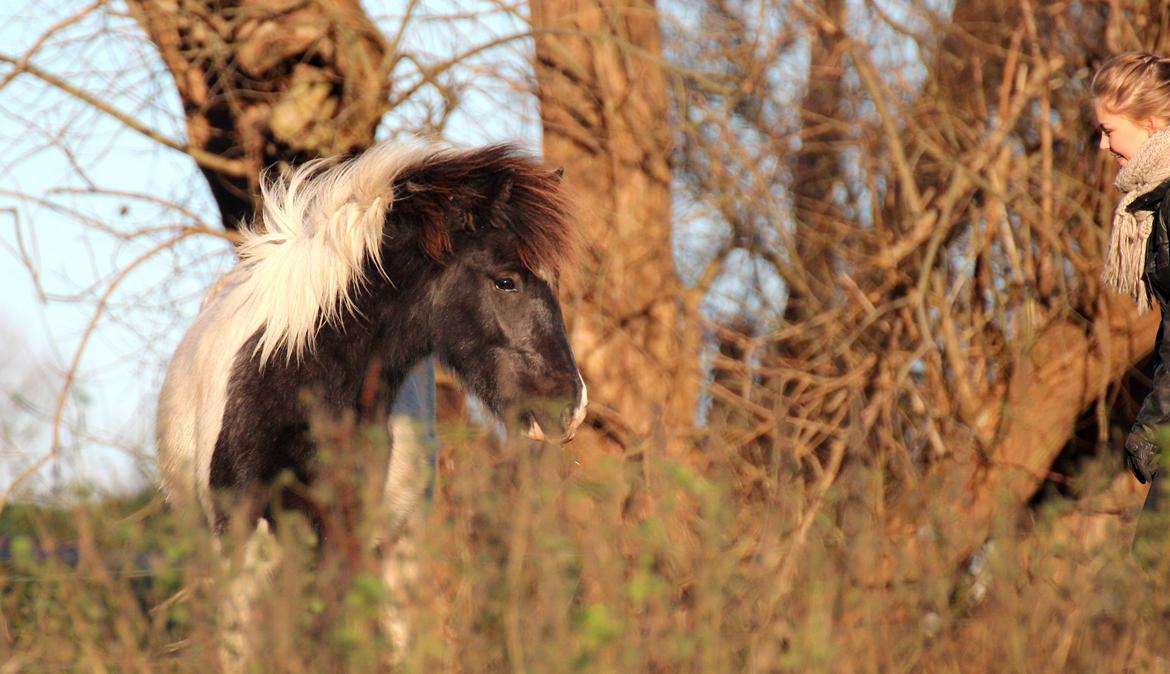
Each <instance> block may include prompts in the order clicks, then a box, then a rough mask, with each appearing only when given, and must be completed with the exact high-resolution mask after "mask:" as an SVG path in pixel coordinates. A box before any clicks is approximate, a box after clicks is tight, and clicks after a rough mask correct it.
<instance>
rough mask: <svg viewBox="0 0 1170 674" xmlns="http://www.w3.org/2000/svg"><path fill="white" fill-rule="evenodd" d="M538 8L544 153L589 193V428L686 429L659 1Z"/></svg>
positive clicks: (689, 321)
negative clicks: (672, 232)
mask: <svg viewBox="0 0 1170 674" xmlns="http://www.w3.org/2000/svg"><path fill="white" fill-rule="evenodd" d="M531 8H532V24H533V30H534V32H535V34H536V78H537V83H538V93H539V97H540V114H541V119H542V121H543V123H544V154H545V157H546V159H547V160H548V161H549V162H553V163H557V164H561V165H563V166H564V167H565V183H566V185H567V186H568V187H569V188H570V189H571V191H572V193H574V195H575V196H576V197H577V198H578V199H579V202H580V205H581V208H580V209H579V212H580V216H579V225H580V229H581V233H582V239H583V246H582V255H581V260H580V264H579V271H578V272H576V273H574V274H573V275H572V277H571V278H569V279H567V280H566V283H565V285H564V287H563V288H562V289H561V294H562V297H563V298H564V300H565V302H564V305H565V308H566V313H567V316H566V318H567V320H568V323H569V326H570V331H571V338H572V341H573V345H574V349H575V352H576V353H577V355H578V362H579V365H580V367H581V371H582V373H583V375H584V377H585V380H586V382H587V384H588V386H589V396H590V409H591V415H590V416H591V419H590V420H591V426H592V427H593V428H596V429H598V430H600V431H601V432H602V433H603V434H605V435H607V436H608V437H609V438H610V439H611V440H616V441H618V442H619V443H620V444H625V445H629V443H630V442H631V441H634V440H636V439H637V438H641V437H645V436H646V435H647V434H649V433H651V432H652V431H655V430H656V429H658V428H661V427H665V428H667V429H678V428H687V427H691V426H693V422H694V414H695V406H696V400H697V391H698V382H699V377H698V372H697V364H698V338H697V330H696V329H695V328H694V326H695V325H697V323H696V316H695V315H694V313H695V310H696V308H697V301H690V302H689V303H688V302H686V301H685V300H684V294H685V290H684V288H683V287H682V284H681V282H680V280H679V278H678V275H677V273H676V271H675V267H674V261H673V257H672V254H671V179H672V171H671V162H670V156H671V151H672V147H673V145H672V140H671V128H670V125H669V122H668V120H669V119H670V116H671V111H670V108H669V98H668V96H667V74H666V72H665V71H664V69H663V66H662V62H661V58H660V57H661V53H662V37H661V33H660V31H659V25H658V13H657V11H656V9H655V5H654V2H653V0H613V1H606V0H532V2H531ZM659 423H661V424H662V426H661V427H660V426H658V424H659Z"/></svg>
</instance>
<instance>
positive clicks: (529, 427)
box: [521, 409, 585, 445]
mask: <svg viewBox="0 0 1170 674" xmlns="http://www.w3.org/2000/svg"><path fill="white" fill-rule="evenodd" d="M542 416H543V417H544V418H540V417H542ZM584 420H585V414H584V409H566V410H565V411H564V412H562V413H561V415H560V422H561V423H560V427H561V428H562V429H563V430H562V432H561V437H560V438H559V439H558V442H560V444H562V445H567V444H569V443H570V442H572V441H573V438H574V437H576V435H577V429H578V428H580V427H581V423H582V422H583V421H584ZM541 421H543V422H544V425H541ZM555 425H556V424H554V420H553V419H552V418H551V417H549V415H538V414H537V413H535V412H528V413H527V414H525V415H524V418H523V430H522V431H521V432H522V433H523V434H524V436H525V437H527V438H529V439H532V440H536V441H537V442H544V441H545V439H546V438H547V437H548V436H547V435H546V434H545V430H544V429H545V428H546V427H550V428H551V427H553V426H555Z"/></svg>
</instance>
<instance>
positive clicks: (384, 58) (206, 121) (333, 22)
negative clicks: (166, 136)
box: [128, 0, 392, 229]
mask: <svg viewBox="0 0 1170 674" xmlns="http://www.w3.org/2000/svg"><path fill="white" fill-rule="evenodd" d="M128 5H129V7H130V11H131V12H132V13H133V14H134V16H135V18H136V19H137V20H138V22H139V23H140V24H141V25H142V27H143V28H144V29H145V30H146V33H147V35H149V36H150V39H151V41H152V42H154V43H155V45H156V46H157V47H158V49H159V52H160V53H161V54H162V57H163V61H164V62H165V63H166V65H167V68H168V69H169V70H170V72H171V75H172V76H173V77H174V80H175V86H176V87H177V88H178V91H179V96H180V98H181V99H182V102H183V110H184V113H185V115H186V119H187V136H188V141H189V143H190V145H191V146H193V147H194V148H196V149H199V150H203V151H206V152H209V153H212V154H214V155H218V156H222V157H225V158H230V159H236V160H240V161H242V162H243V164H244V166H245V167H246V169H245V170H244V171H243V175H233V174H228V173H225V172H224V171H222V170H218V169H215V168H209V167H207V166H201V169H202V171H203V174H204V175H205V176H206V177H207V181H208V183H209V184H210V185H211V192H212V195H213V196H214V197H215V201H216V203H217V204H218V205H219V208H220V213H221V215H222V219H223V224H224V227H226V228H228V229H234V228H236V227H237V226H238V225H239V223H240V222H241V221H244V220H248V219H250V218H251V216H252V214H253V212H254V210H255V207H256V199H257V197H258V189H257V186H258V184H259V179H260V175H261V172H262V171H263V170H264V169H266V168H268V167H271V166H274V165H280V164H286V165H287V164H298V163H303V162H304V161H306V160H308V159H312V158H314V157H319V156H330V155H336V154H343V153H348V152H357V151H360V150H362V149H364V148H367V147H369V146H370V145H371V144H373V142H374V131H375V129H376V128H377V126H378V122H379V121H380V120H381V118H382V115H383V114H384V113H385V111H386V99H387V97H388V95H389V87H390V84H389V80H388V77H387V73H388V71H389V70H388V65H387V64H388V63H389V62H390V57H391V56H392V55H391V54H389V53H388V47H387V45H386V43H385V40H384V39H383V37H382V34H381V33H380V32H379V30H378V28H377V26H375V25H374V24H373V22H372V21H370V19H369V17H367V16H366V14H365V12H364V11H363V10H362V8H361V5H360V4H359V3H358V1H357V0H318V1H316V2H309V3H302V2H290V1H289V0H217V1H213V2H207V0H178V1H177V2H176V1H175V0H128Z"/></svg>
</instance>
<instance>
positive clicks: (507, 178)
mask: <svg viewBox="0 0 1170 674" xmlns="http://www.w3.org/2000/svg"><path fill="white" fill-rule="evenodd" d="M515 182H516V174H515V173H514V172H512V171H508V172H507V173H506V174H505V175H503V176H501V177H500V178H499V179H498V180H497V181H496V184H495V193H494V194H492V195H490V197H489V199H490V202H489V204H490V205H489V206H488V222H490V223H491V225H492V226H493V227H504V226H506V225H507V220H506V219H505V218H504V217H502V216H503V212H504V209H505V208H506V207H507V206H508V201H509V200H510V199H511V198H512V185H513V184H514V183H515Z"/></svg>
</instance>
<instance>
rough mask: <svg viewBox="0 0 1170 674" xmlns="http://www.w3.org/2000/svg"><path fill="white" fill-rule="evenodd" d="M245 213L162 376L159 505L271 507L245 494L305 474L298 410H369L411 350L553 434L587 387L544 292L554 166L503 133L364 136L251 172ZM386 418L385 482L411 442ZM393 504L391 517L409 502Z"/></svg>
mask: <svg viewBox="0 0 1170 674" xmlns="http://www.w3.org/2000/svg"><path fill="white" fill-rule="evenodd" d="M261 206H262V210H261V213H260V215H259V218H258V221H257V222H255V223H253V225H251V226H245V227H242V228H241V241H240V243H239V247H238V254H239V263H238V265H237V266H236V267H235V268H234V269H233V270H231V271H230V272H228V273H227V274H226V275H224V276H223V277H221V278H220V279H219V280H218V281H217V282H216V283H215V284H214V286H213V287H212V289H211V290H210V292H209V293H208V295H207V298H206V299H205V301H204V304H203V307H202V309H201V310H200V312H199V314H198V316H197V317H196V318H195V321H194V323H193V325H192V326H191V328H190V330H189V331H188V332H187V333H186V335H185V336H184V337H183V339H182V340H181V341H180V343H179V345H178V348H177V350H176V352H175V354H174V356H173V358H172V359H171V361H170V365H169V367H168V369H167V373H166V376H165V380H164V383H163V387H162V391H161V395H160V398H159V404H158V418H157V440H158V450H159V455H160V475H161V478H162V482H163V489H164V492H165V494H166V496H167V499H168V500H169V501H172V502H179V501H184V500H187V499H190V500H194V501H197V502H198V503H199V504H200V506H201V507H202V509H203V511H204V513H205V515H206V518H207V520H208V522H209V523H210V525H211V526H213V527H215V528H216V530H217V531H222V530H223V527H224V525H225V522H226V521H227V518H228V516H229V514H230V513H229V512H228V507H227V506H225V505H224V502H225V500H224V499H223V498H219V496H218V495H222V494H228V495H230V496H232V497H235V498H236V502H240V500H241V499H246V498H248V497H254V498H253V499H252V501H251V502H252V503H253V507H254V511H251V512H249V513H248V516H249V517H250V518H251V519H252V522H253V523H256V522H264V521H267V520H268V519H271V518H270V517H269V515H270V512H269V510H267V508H268V506H267V505H266V504H265V501H266V499H263V498H261V497H260V495H261V494H263V493H265V492H264V490H265V489H267V488H268V487H269V485H271V484H272V483H273V481H274V480H276V478H277V477H278V476H279V475H280V474H281V473H285V472H291V474H292V475H293V476H294V477H295V479H296V481H297V482H298V483H301V484H306V485H307V484H312V483H313V481H314V479H315V478H316V477H317V474H318V462H317V458H318V456H317V455H318V447H317V444H316V442H315V441H314V439H313V437H312V434H311V433H310V417H311V416H312V415H313V414H314V413H316V412H318V411H319V409H321V408H323V409H324V410H325V412H327V413H329V414H333V415H335V416H338V417H340V416H342V415H344V414H347V413H349V414H353V415H355V416H356V418H358V419H360V420H363V421H367V422H370V423H386V420H387V419H388V418H389V416H390V414H391V410H392V407H393V405H394V402H395V399H396V398H397V397H398V395H399V392H400V390H401V389H402V387H403V382H404V380H406V377H407V375H408V373H409V372H410V371H411V369H412V368H414V367H416V366H419V364H420V363H425V362H426V359H427V358H428V357H430V356H434V357H437V359H438V360H439V361H440V362H441V363H443V364H444V365H446V366H447V367H448V368H450V369H451V371H453V372H454V373H455V375H456V376H457V377H458V378H460V379H461V381H462V382H463V383H464V385H465V386H466V388H467V389H469V390H470V391H471V392H472V393H473V394H474V395H475V396H476V397H477V398H478V399H479V400H480V401H482V403H483V404H484V406H485V407H486V408H487V409H488V410H490V411H491V412H492V413H493V414H494V415H496V416H497V417H499V418H500V419H501V420H503V421H505V422H506V423H508V424H509V428H514V429H520V430H526V431H527V433H528V434H529V435H530V436H531V437H534V438H536V439H538V440H541V439H545V438H548V439H549V440H554V439H555V440H560V441H561V442H568V441H569V440H571V439H572V437H573V435H574V433H575V432H576V430H577V429H578V427H579V426H580V425H581V423H582V421H583V419H584V417H585V410H586V405H587V403H588V395H587V389H586V386H585V382H584V380H583V379H582V377H581V374H580V372H579V371H578V369H577V365H576V362H575V360H574V356H573V352H572V350H571V348H570V346H569V340H568V337H567V334H566V328H565V324H564V318H563V316H562V313H561V307H560V304H559V303H558V301H557V296H556V289H557V286H558V281H559V278H560V276H561V272H562V270H563V268H564V265H565V264H566V261H567V260H568V259H570V257H569V256H570V249H571V248H572V243H573V232H572V228H571V224H570V217H569V209H568V206H567V202H566V200H565V198H564V196H563V194H562V190H561V171H560V170H559V169H558V170H549V169H548V168H547V167H545V166H544V165H542V163H541V162H539V161H538V160H536V159H535V158H533V157H531V156H529V155H527V154H525V153H524V152H523V151H522V150H520V149H519V148H518V147H516V146H513V145H507V144H505V145H494V146H490V147H484V148H476V149H466V150H457V149H452V148H449V147H443V146H438V145H434V144H395V143H380V144H378V145H375V146H374V147H372V148H371V149H369V150H367V151H365V152H363V153H361V154H359V155H357V156H354V157H350V158H346V159H325V160H314V161H311V162H309V163H307V164H305V165H303V166H301V167H299V168H296V169H294V170H292V171H291V172H290V173H288V175H286V176H285V177H279V178H275V179H267V180H265V181H263V186H262V188H261ZM310 401H311V404H310ZM314 406H315V407H314ZM314 418H315V417H314ZM392 430H397V432H394V433H392V435H393V436H395V439H394V440H393V441H392V444H391V450H390V451H391V458H390V461H389V468H388V470H389V473H390V475H389V477H388V479H387V481H386V485H387V489H399V490H401V489H404V488H405V487H404V478H403V477H402V476H403V475H407V476H409V475H415V474H419V475H421V474H422V473H421V472H417V471H413V470H412V469H411V468H409V466H412V465H415V464H416V463H417V458H418V456H417V454H418V453H419V452H420V451H421V450H420V449H419V447H420V443H418V442H405V443H402V442H401V441H400V437H401V435H402V434H403V430H402V429H392ZM399 445H402V446H399ZM404 452H405V453H409V452H413V453H414V454H415V456H404V455H403V454H404ZM414 491H415V492H416V493H421V490H420V489H415V490H414ZM288 496H289V498H290V501H289V502H290V503H292V504H293V506H294V507H295V506H297V505H298V504H297V503H296V500H295V498H294V497H293V494H291V492H290V493H289V494H288ZM387 497H388V498H389V499H390V500H394V499H395V495H393V494H387ZM400 500H401V501H402V502H401V503H399V504H398V505H397V506H396V507H397V510H398V511H399V512H398V514H397V519H396V520H395V521H398V522H400V521H401V520H402V518H403V516H404V515H405V512H406V511H408V510H409V509H410V508H412V507H413V504H414V502H415V501H416V500H417V498H415V497H414V496H410V497H407V498H404V499H400ZM228 501H229V502H230V501H231V499H228ZM243 502H245V503H247V502H249V501H246V500H245V501H243ZM300 505H302V506H303V505H304V504H300ZM304 510H305V512H306V514H307V515H308V516H309V517H310V519H311V520H312V519H313V513H312V512H311V508H304Z"/></svg>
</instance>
